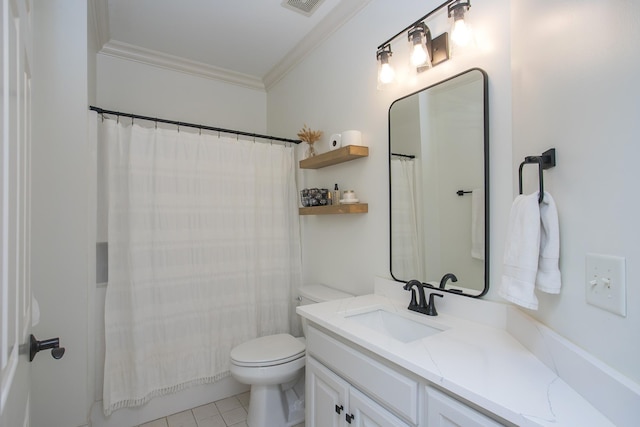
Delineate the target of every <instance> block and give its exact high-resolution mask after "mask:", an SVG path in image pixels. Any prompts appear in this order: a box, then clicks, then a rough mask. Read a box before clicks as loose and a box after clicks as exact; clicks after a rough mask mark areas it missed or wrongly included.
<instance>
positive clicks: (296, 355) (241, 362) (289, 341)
mask: <svg viewBox="0 0 640 427" xmlns="http://www.w3.org/2000/svg"><path fill="white" fill-rule="evenodd" d="M304 355H305V344H304V341H301V340H299V339H297V338H294V337H293V336H292V335H289V334H275V335H268V336H264V337H260V338H255V339H252V340H250V341H246V342H244V343H242V344H240V345H238V346H236V347H234V348H233V350H231V354H230V357H231V363H233V364H234V365H237V366H246V367H267V366H275V365H281V364H283V363H288V362H291V361H292V360H296V359H300V358H301V357H304Z"/></svg>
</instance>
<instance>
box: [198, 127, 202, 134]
mask: <svg viewBox="0 0 640 427" xmlns="http://www.w3.org/2000/svg"><path fill="white" fill-rule="evenodd" d="M198 135H200V136H202V128H198Z"/></svg>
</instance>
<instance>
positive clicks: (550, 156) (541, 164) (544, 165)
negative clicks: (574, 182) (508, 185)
mask: <svg viewBox="0 0 640 427" xmlns="http://www.w3.org/2000/svg"><path fill="white" fill-rule="evenodd" d="M533 163H537V164H538V182H539V187H540V193H539V195H538V203H542V200H544V178H543V175H542V171H543V170H544V169H549V168H552V167H554V166H555V165H556V149H555V148H551V149H549V150H547V151H545V152H544V153H542V155H540V156H527V157H525V158H524V161H523V162H522V163H520V169H519V171H518V190H519V194H522V168H523V167H524V165H528V164H533Z"/></svg>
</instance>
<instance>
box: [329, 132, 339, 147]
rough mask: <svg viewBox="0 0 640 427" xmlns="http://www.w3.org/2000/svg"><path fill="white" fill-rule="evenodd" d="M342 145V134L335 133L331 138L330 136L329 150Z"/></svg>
mask: <svg viewBox="0 0 640 427" xmlns="http://www.w3.org/2000/svg"><path fill="white" fill-rule="evenodd" d="M340 147H342V135H340V134H339V133H334V134H333V135H331V138H329V150H335V149H336V148H340Z"/></svg>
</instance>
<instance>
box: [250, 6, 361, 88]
mask: <svg viewBox="0 0 640 427" xmlns="http://www.w3.org/2000/svg"><path fill="white" fill-rule="evenodd" d="M370 1H371V0H349V1H341V2H340V3H339V4H338V5H337V6H336V7H335V8H334V9H333V10H332V11H331V12H330V13H329V14H327V16H325V17H324V19H322V21H320V22H319V23H318V25H316V26H315V27H314V28H313V29H312V30H311V31H310V32H309V33H308V34H307V35H306V36H305V37H303V38H302V39H301V40H300V42H299V43H298V44H297V45H296V46H295V47H294V48H293V49H291V50H290V51H289V52H288V53H287V55H285V57H284V58H282V60H281V61H280V62H278V63H277V64H276V65H275V66H274V67H273V68H272V69H271V70H269V72H268V73H267V74H266V75H265V76H264V78H263V79H262V81H263V83H264V86H265V89H266V90H269V89H270V88H272V87H273V86H274V85H275V84H276V83H278V82H279V81H280V80H281V79H282V78H283V77H284V76H285V75H286V74H287V73H288V72H289V71H291V70H292V69H293V68H294V67H295V66H296V65H298V64H299V63H300V62H302V60H303V59H304V58H305V57H306V56H307V55H309V54H310V53H311V52H312V51H313V50H314V49H315V48H316V47H318V46H319V45H320V44H321V43H322V42H323V41H324V40H326V39H327V38H329V36H331V35H332V34H333V33H334V32H336V31H337V30H338V29H339V28H340V27H342V26H343V25H344V24H345V23H347V22H348V21H349V20H350V19H351V18H353V17H354V16H355V15H356V14H357V13H358V12H360V10H361V9H362V8H364V7H365V6H366V5H367V4H369V2H370Z"/></svg>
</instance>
